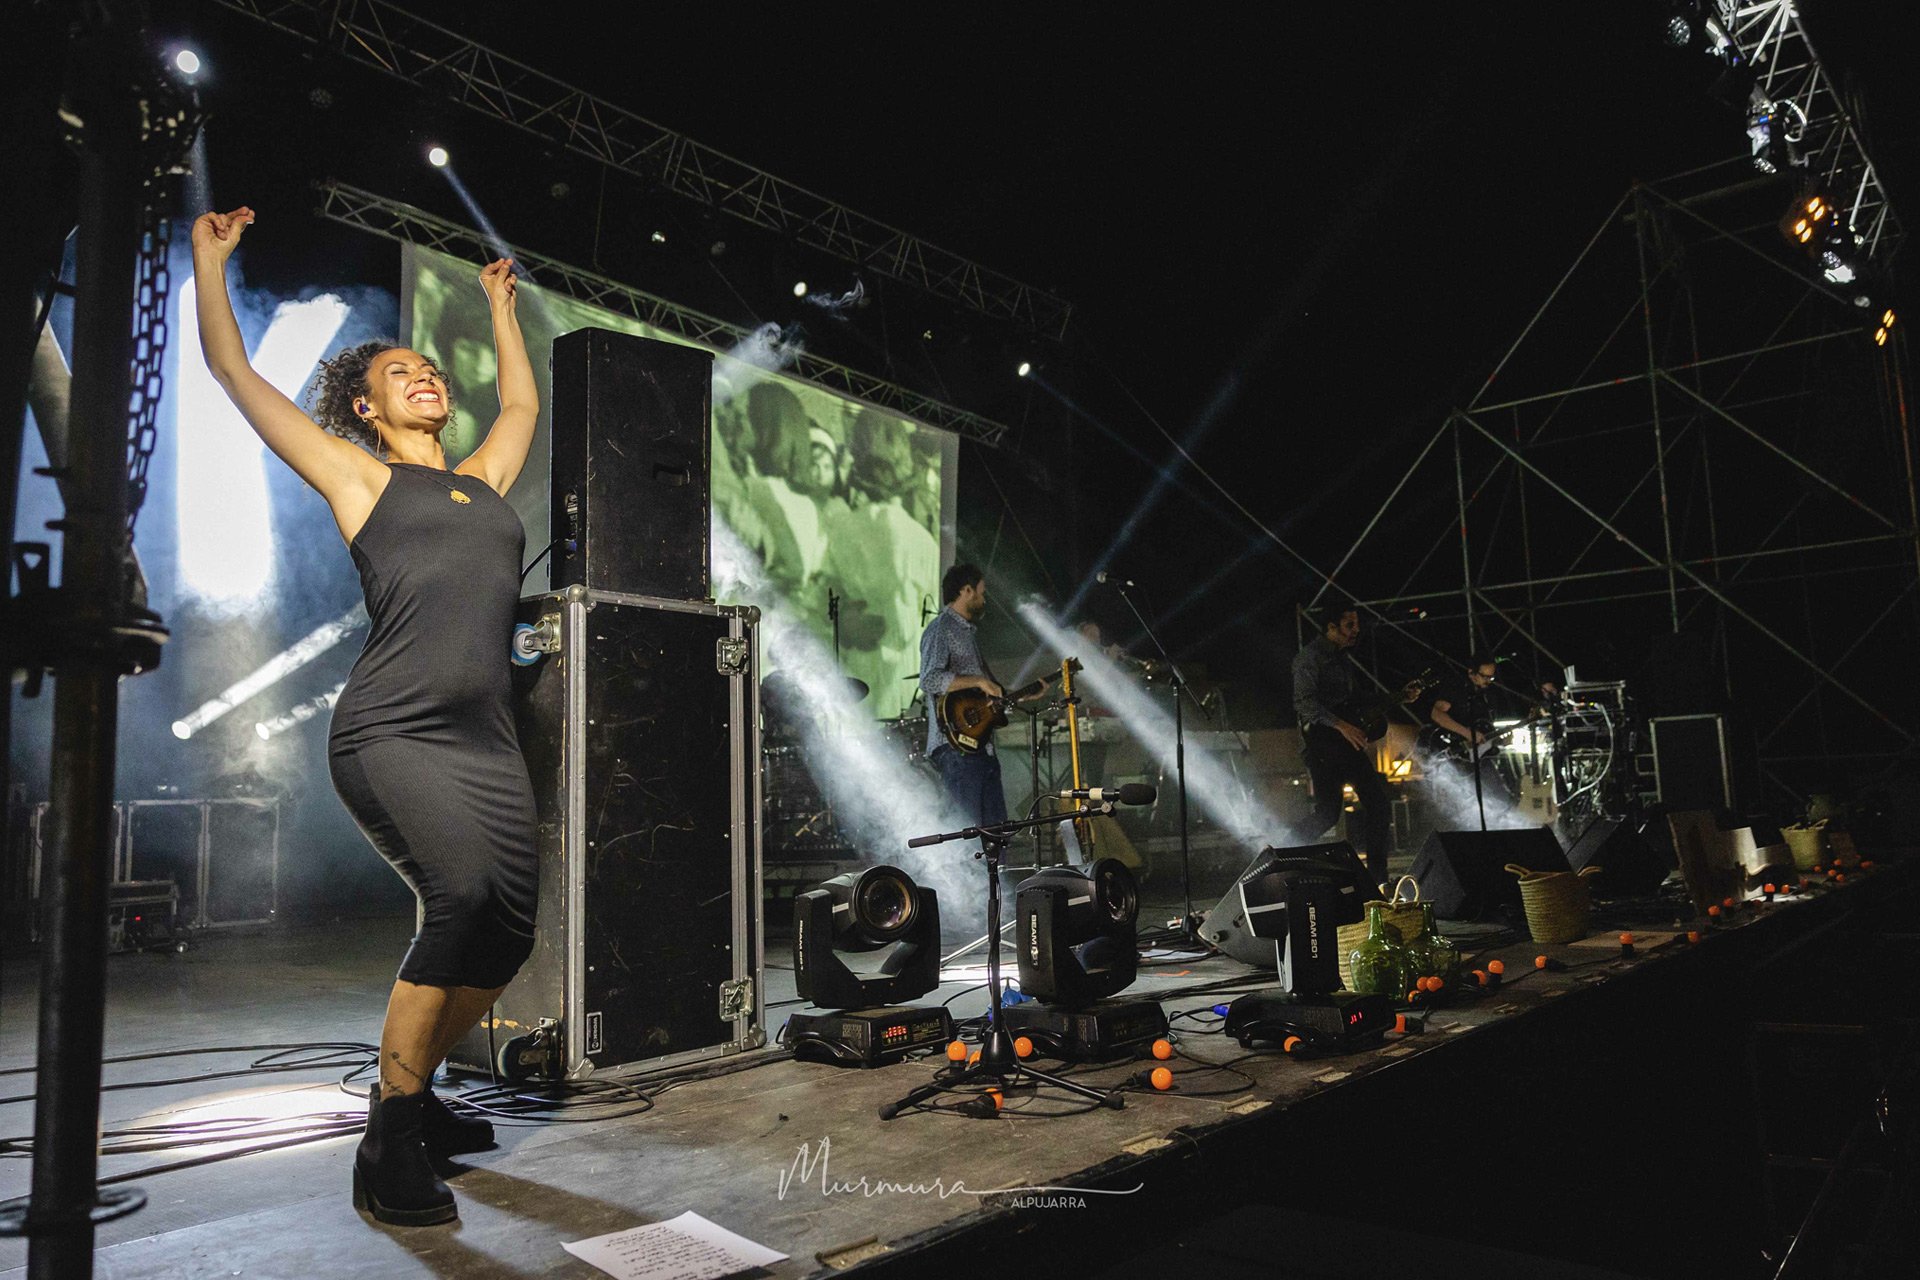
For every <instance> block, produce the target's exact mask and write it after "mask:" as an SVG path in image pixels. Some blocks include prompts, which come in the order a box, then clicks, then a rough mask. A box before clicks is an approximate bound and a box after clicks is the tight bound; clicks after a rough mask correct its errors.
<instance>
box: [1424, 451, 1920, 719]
mask: <svg viewBox="0 0 1920 1280" xmlns="http://www.w3.org/2000/svg"><path fill="white" fill-rule="evenodd" d="M1461 417H1462V418H1463V419H1465V421H1466V422H1467V424H1468V425H1469V426H1471V427H1472V428H1473V429H1474V430H1475V431H1478V432H1479V433H1480V434H1481V435H1483V436H1485V437H1486V438H1487V439H1488V440H1490V441H1491V442H1492V443H1493V445H1494V446H1495V447H1496V448H1499V449H1503V450H1505V451H1506V452H1507V453H1508V454H1509V455H1510V456H1511V457H1512V458H1513V460H1514V462H1515V463H1517V464H1518V465H1519V466H1521V467H1523V468H1525V469H1526V470H1528V471H1530V472H1532V473H1533V475H1534V476H1535V478H1537V479H1538V480H1539V481H1540V482H1541V483H1542V484H1544V485H1546V486H1547V487H1548V488H1549V489H1552V490H1553V491H1554V492H1555V493H1557V494H1559V495H1560V496H1561V497H1563V498H1565V499H1566V500H1567V501H1568V502H1571V503H1572V504H1573V505H1574V506H1576V507H1578V508H1579V509H1580V512H1581V514H1583V515H1585V516H1586V517H1587V518H1588V519H1589V520H1592V521H1593V522H1594V523H1595V524H1597V525H1599V526H1600V527H1601V528H1602V529H1604V530H1606V531H1607V532H1608V533H1610V534H1612V535H1613V536H1614V538H1616V539H1617V540H1618V541H1619V542H1620V545H1621V546H1623V547H1626V548H1627V549H1628V550H1629V551H1632V552H1633V553H1634V554H1635V555H1637V556H1639V557H1640V558H1641V559H1643V560H1645V561H1646V562H1647V563H1648V564H1650V565H1659V564H1660V563H1661V562H1660V560H1658V559H1657V558H1656V557H1655V556H1653V555H1652V554H1651V553H1650V552H1648V551H1647V550H1646V548H1644V547H1642V546H1641V545H1640V544H1639V543H1637V542H1635V541H1634V540H1633V539H1632V538H1629V537H1628V536H1627V535H1626V534H1625V533H1624V532H1622V531H1621V530H1619V529H1617V528H1615V527H1614V526H1613V525H1612V524H1611V523H1609V522H1608V521H1606V520H1604V519H1602V518H1601V516H1600V514H1599V512H1597V511H1595V510H1594V509H1593V508H1592V507H1589V506H1588V505H1587V504H1586V503H1584V502H1582V501H1580V499H1579V498H1577V497H1575V496H1574V495H1573V494H1572V493H1571V492H1570V491H1569V490H1568V489H1567V488H1566V487H1565V486H1563V485H1560V484H1558V483H1556V482H1555V481H1554V480H1553V478H1552V477H1550V476H1548V475H1547V474H1546V473H1545V472H1543V471H1541V470H1540V468H1538V467H1536V466H1534V465H1533V464H1532V463H1530V462H1528V461H1527V460H1526V459H1525V458H1523V457H1521V456H1520V454H1519V453H1518V452H1517V451H1515V450H1514V449H1512V448H1510V447H1509V446H1508V445H1507V442H1506V441H1504V440H1502V439H1500V437H1498V436H1496V435H1494V434H1493V433H1492V432H1491V431H1488V430H1487V429H1486V428H1485V427H1483V426H1481V425H1480V424H1479V423H1478V422H1475V421H1474V420H1473V419H1472V418H1471V417H1468V416H1467V415H1465V414H1462V415H1461ZM1666 565H1667V567H1668V568H1670V569H1675V568H1677V569H1678V570H1679V571H1680V572H1681V573H1683V574H1685V575H1686V576H1687V577H1689V578H1691V579H1692V580H1693V582H1694V585H1696V586H1698V587H1699V588H1700V589H1701V590H1702V591H1705V592H1706V593H1707V594H1708V595H1710V596H1712V597H1713V598H1714V599H1716V600H1718V601H1719V602H1720V603H1721V604H1722V605H1724V606H1725V607H1726V609H1727V611H1728V612H1730V613H1732V614H1733V615H1735V616H1736V617H1738V618H1741V619H1743V620H1744V621H1745V622H1746V623H1747V625H1748V626H1750V627H1752V628H1753V629H1754V630H1755V631H1758V632H1759V633H1760V634H1761V635H1763V636H1765V637H1766V638H1767V639H1769V640H1771V641H1773V642H1774V643H1775V644H1777V645H1779V646H1780V647H1781V648H1782V649H1784V650H1786V652H1787V653H1788V654H1789V655H1790V656H1792V657H1793V658H1795V659H1796V660H1798V661H1799V662H1801V663H1803V664H1805V665H1806V666H1807V667H1809V668H1811V669H1812V671H1813V672H1814V674H1816V675H1818V676H1819V677H1820V678H1821V679H1822V680H1824V681H1826V682H1827V683H1828V684H1830V685H1832V686H1833V687H1834V688H1836V689H1838V690H1839V691H1840V692H1841V693H1844V694H1846V695H1847V697H1849V698H1851V699H1852V700H1853V701H1854V702H1856V703H1858V704H1859V705H1860V706H1861V707H1863V708H1864V709H1865V710H1866V711H1867V712H1869V713H1870V714H1871V715H1872V716H1873V717H1874V718H1875V719H1877V720H1879V721H1880V722H1881V723H1883V724H1885V725H1886V726H1887V727H1888V728H1890V729H1892V730H1893V731H1894V732H1895V733H1897V734H1899V735H1900V736H1901V738H1902V739H1904V740H1906V741H1908V742H1911V741H1912V740H1913V736H1914V735H1913V734H1912V733H1910V732H1909V731H1908V730H1906V729H1905V728H1903V727H1902V726H1901V725H1900V724H1899V723H1898V722H1896V721H1895V720H1894V719H1893V718H1892V717H1891V716H1889V715H1887V714H1886V713H1885V712H1884V711H1882V710H1880V708H1878V707H1876V706H1874V705H1873V704H1872V703H1871V702H1868V701H1867V700H1866V699H1865V698H1864V697H1862V696H1861V695H1860V694H1858V693H1856V692H1855V691H1854V690H1853V689H1851V688H1849V687H1848V686H1847V685H1844V684H1842V683H1841V682H1840V681H1839V680H1837V679H1835V678H1834V675H1833V673H1832V672H1830V671H1827V670H1826V669H1825V668H1823V667H1821V666H1820V664H1819V663H1817V662H1815V661H1814V660H1813V659H1811V658H1809V657H1808V656H1807V655H1806V654H1804V653H1802V652H1800V650H1798V649H1796V648H1795V647H1794V646H1793V645H1792V644H1791V643H1789V642H1788V641H1787V640H1785V639H1784V638H1782V637H1781V636H1780V635H1779V633H1777V632H1775V631H1774V630H1773V629H1772V628H1771V627H1769V626H1767V625H1766V624H1765V623H1764V622H1762V621H1760V619H1758V618H1756V617H1754V616H1753V615H1752V614H1751V613H1748V612H1747V611H1746V610H1745V609H1742V608H1741V607H1740V606H1739V605H1737V604H1735V603H1734V602H1733V601H1732V600H1731V599H1729V598H1728V597H1727V595H1726V593H1725V592H1723V591H1721V590H1720V589H1719V588H1717V587H1715V586H1714V585H1713V584H1712V583H1711V582H1708V581H1707V580H1706V579H1705V578H1703V577H1701V576H1700V575H1699V574H1697V573H1695V572H1694V571H1693V570H1691V569H1689V568H1687V567H1686V566H1685V565H1683V564H1679V563H1677V562H1676V561H1674V560H1672V559H1668V560H1667V561H1666ZM1670 594H1671V593H1670Z"/></svg>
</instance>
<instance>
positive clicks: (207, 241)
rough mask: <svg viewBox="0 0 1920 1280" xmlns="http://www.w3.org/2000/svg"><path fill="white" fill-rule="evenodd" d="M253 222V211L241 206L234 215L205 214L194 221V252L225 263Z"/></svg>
mask: <svg viewBox="0 0 1920 1280" xmlns="http://www.w3.org/2000/svg"><path fill="white" fill-rule="evenodd" d="M252 222H253V210H252V209H249V208H248V207H247V206H246V205H241V206H240V207H239V208H238V209H235V210H234V211H233V212H232V213H203V214H201V215H200V216H199V217H197V218H195V219H194V220H193V252H194V254H195V255H196V256H199V255H208V256H211V257H212V258H213V260H214V261H216V262H225V261H226V260H227V259H228V258H229V257H231V256H232V254H233V251H234V249H235V248H237V247H238V246H239V244H240V233H241V232H242V231H245V230H246V229H247V227H248V225H249V224H251V223H252Z"/></svg>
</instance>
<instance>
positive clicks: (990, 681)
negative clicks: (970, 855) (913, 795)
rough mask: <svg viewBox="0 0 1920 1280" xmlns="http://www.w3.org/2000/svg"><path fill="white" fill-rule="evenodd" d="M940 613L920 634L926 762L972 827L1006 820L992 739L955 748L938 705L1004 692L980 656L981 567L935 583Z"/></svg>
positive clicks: (952, 572) (1041, 688) (1028, 693)
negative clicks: (951, 698) (971, 692)
mask: <svg viewBox="0 0 1920 1280" xmlns="http://www.w3.org/2000/svg"><path fill="white" fill-rule="evenodd" d="M940 598H941V600H942V601H943V602H944V604H945V607H944V608H942V609H941V610H940V612H939V613H938V614H936V615H935V616H934V619H933V621H932V622H929V623H928V624H927V629H926V630H925V631H923V632H922V633H921V634H920V687H921V688H922V689H923V690H925V691H926V695H927V711H928V714H927V758H928V759H929V760H931V761H933V763H934V766H935V767H936V768H938V769H939V770H940V779H941V781H942V782H944V783H945V784H946V787H947V794H948V795H950V796H952V797H953V800H954V803H955V804H956V805H958V806H959V808H960V811H961V813H962V814H963V815H965V817H966V818H967V819H968V820H969V821H970V822H972V823H973V824H974V825H975V826H981V827H986V826H992V825H994V824H996V823H1001V822H1005V821H1006V820H1007V797H1006V793H1005V792H1004V791H1003V790H1002V789H1001V786H1000V758H999V757H998V756H997V755H995V754H994V750H993V741H992V739H991V738H984V739H981V740H977V741H976V740H969V745H967V746H966V747H965V748H964V749H963V748H962V747H960V746H956V745H955V744H954V742H953V741H952V740H951V739H950V735H949V733H948V730H947V728H946V727H945V726H943V725H942V723H941V720H942V717H941V714H940V710H939V708H940V701H941V699H942V698H944V697H945V696H946V695H947V694H949V693H957V692H959V691H961V690H966V689H978V690H981V691H982V692H984V693H986V694H989V695H991V696H992V697H995V698H1004V697H1006V690H1004V689H1002V688H1001V687H1000V682H999V681H997V680H995V679H994V678H993V672H991V671H990V670H988V669H987V663H986V660H985V659H984V658H982V657H981V656H980V636H979V622H980V618H981V616H982V615H983V614H985V613H986V611H987V576H986V574H985V573H983V572H981V570H980V566H978V565H974V564H967V563H965V562H962V563H960V564H956V565H954V566H953V567H952V568H951V569H948V570H947V572H946V575H945V576H944V577H943V578H941V580H940ZM1048 683H1049V682H1048V681H1044V680H1043V681H1041V682H1040V683H1039V685H1038V686H1037V687H1030V688H1028V689H1022V690H1019V691H1018V692H1017V693H1016V694H1015V695H1014V696H1015V697H1016V698H1018V697H1033V696H1035V695H1037V694H1039V693H1043V692H1045V690H1046V687H1047V684H1048Z"/></svg>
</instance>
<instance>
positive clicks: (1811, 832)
mask: <svg viewBox="0 0 1920 1280" xmlns="http://www.w3.org/2000/svg"><path fill="white" fill-rule="evenodd" d="M1826 827H1827V820H1826V819H1825V818H1822V819H1820V821H1818V822H1810V823H1808V824H1807V825H1806V826H1804V827H1799V826H1795V827H1788V828H1787V829H1786V830H1785V831H1782V832H1781V833H1780V834H1781V835H1783V836H1785V837H1786V838H1787V848H1789V849H1791V850H1793V865H1794V868H1795V869H1796V870H1799V871H1811V870H1813V869H1814V868H1815V867H1817V866H1819V865H1820V863H1821V862H1822V861H1824V858H1823V857H1822V856H1821V855H1822V854H1823V853H1824V852H1825V851H1826V845H1827V832H1826Z"/></svg>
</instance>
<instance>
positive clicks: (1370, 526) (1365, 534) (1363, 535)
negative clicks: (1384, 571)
mask: <svg viewBox="0 0 1920 1280" xmlns="http://www.w3.org/2000/svg"><path fill="white" fill-rule="evenodd" d="M1446 429H1447V424H1446V423H1444V422H1443V423H1441V424H1440V430H1439V431H1436V432H1434V433H1433V435H1431V436H1430V437H1428V439H1427V443H1426V446H1425V447H1424V448H1422V449H1421V450H1420V456H1419V457H1417V458H1415V459H1414V460H1413V465H1412V466H1410V467H1408V468H1407V469H1406V472H1405V473H1404V474H1402V475H1401V477H1400V483H1398V484H1396V485H1394V486H1393V492H1392V493H1389V494H1388V495H1387V500H1386V501H1385V502H1382V503H1381V504H1380V509H1379V510H1378V511H1376V512H1374V513H1373V519H1371V520H1369V521H1367V527H1366V528H1364V529H1362V530H1361V531H1360V536H1359V537H1357V538H1355V539H1354V540H1353V545H1352V546H1350V547H1348V548H1347V554H1345V555H1343V556H1341V557H1340V563H1339V564H1336V565H1335V566H1333V571H1332V572H1331V573H1329V574H1328V575H1327V577H1326V581H1324V582H1322V583H1321V584H1320V586H1319V587H1318V588H1317V589H1316V590H1315V591H1314V593H1313V599H1311V600H1309V601H1308V602H1307V607H1308V608H1309V609H1311V608H1312V607H1313V606H1314V605H1317V604H1319V603H1320V597H1321V596H1323V595H1325V594H1326V591H1327V588H1328V587H1330V586H1332V585H1333V580H1334V579H1335V578H1338V577H1339V576H1340V571H1341V570H1342V569H1344V568H1346V567H1347V561H1349V560H1351V559H1353V557H1354V553H1355V552H1357V551H1359V550H1360V547H1361V545H1362V544H1363V543H1365V542H1366V540H1367V539H1368V538H1370V537H1372V536H1373V530H1374V527H1375V526H1376V525H1378V524H1379V523H1380V518H1381V517H1382V516H1384V515H1386V514H1387V508H1388V507H1391V506H1392V505H1393V500H1394V499H1395V498H1397V497H1399V496H1400V491H1401V490H1402V489H1404V488H1406V487H1407V481H1409V480H1411V479H1413V473H1414V472H1416V471H1418V470H1419V469H1420V464H1421V463H1423V462H1425V461H1426V460H1427V455H1428V454H1429V453H1432V452H1433V446H1434V445H1436V444H1439V443H1440V436H1441V435H1442V433H1444V432H1445V431H1446Z"/></svg>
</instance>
